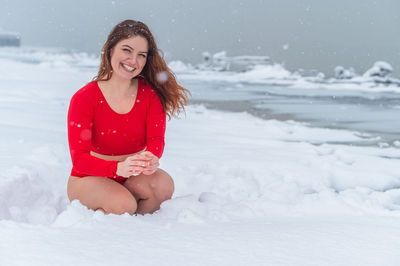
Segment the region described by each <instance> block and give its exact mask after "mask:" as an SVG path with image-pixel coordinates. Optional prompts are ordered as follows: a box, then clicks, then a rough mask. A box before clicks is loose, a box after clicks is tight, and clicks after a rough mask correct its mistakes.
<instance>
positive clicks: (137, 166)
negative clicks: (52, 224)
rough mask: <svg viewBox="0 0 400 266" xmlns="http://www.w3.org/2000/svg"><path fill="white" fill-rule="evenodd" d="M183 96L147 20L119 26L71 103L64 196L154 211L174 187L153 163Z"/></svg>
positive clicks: (107, 207)
mask: <svg viewBox="0 0 400 266" xmlns="http://www.w3.org/2000/svg"><path fill="white" fill-rule="evenodd" d="M187 95H188V91H187V90H186V89H185V88H183V87H181V86H179V85H178V83H177V82H176V79H175V76H174V74H173V73H172V72H171V71H170V70H169V68H168V67H167V65H166V63H165V61H164V60H163V58H162V57H161V56H160V54H159V51H158V48H157V45H156V43H155V41H154V38H153V35H152V34H151V32H150V30H149V28H148V27H147V26H146V25H145V24H144V23H142V22H139V21H133V20H125V21H122V22H121V23H119V24H118V25H116V26H115V27H114V29H113V30H112V31H111V33H110V34H109V36H108V38H107V41H106V42H105V44H104V46H103V50H102V55H101V64H100V67H99V71H98V75H97V77H95V78H94V81H92V82H90V83H89V84H87V85H86V86H84V87H83V88H81V89H80V90H78V91H77V92H76V93H75V94H74V96H73V97H72V99H71V102H70V106H69V111H68V141H69V147H70V152H71V158H72V164H73V168H72V172H71V176H70V178H69V180H68V189H67V191H68V197H69V199H70V200H71V201H72V200H75V199H77V200H79V201H80V202H81V203H82V204H84V205H86V206H87V207H88V208H90V209H93V210H100V211H103V212H104V213H106V214H108V213H114V214H122V213H125V212H127V213H129V214H134V213H140V214H144V213H152V212H154V211H156V210H158V209H159V208H160V204H161V203H162V202H163V201H165V200H167V199H170V198H171V196H172V193H173V192H174V182H173V180H172V178H171V177H170V176H169V174H168V173H166V172H165V171H163V170H161V169H159V168H158V166H159V158H160V157H161V155H162V153H163V149H164V133H165V122H166V116H168V117H171V116H174V115H176V114H177V113H179V111H180V110H182V109H183V107H184V105H185V104H186V103H187Z"/></svg>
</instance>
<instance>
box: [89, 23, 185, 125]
mask: <svg viewBox="0 0 400 266" xmlns="http://www.w3.org/2000/svg"><path fill="white" fill-rule="evenodd" d="M135 36H141V37H143V38H145V39H146V40H147V44H148V48H149V50H148V54H147V61H146V64H145V66H144V67H143V70H142V72H141V73H140V76H143V78H144V80H145V81H146V82H147V83H148V84H149V85H150V86H151V87H152V88H153V89H154V90H155V92H156V93H157V95H158V97H159V98H160V101H161V103H162V106H163V109H164V113H165V114H166V115H167V116H168V117H169V118H171V116H177V115H178V114H179V112H180V111H181V110H183V109H184V106H185V105H186V104H187V103H188V95H189V94H190V92H189V91H188V90H187V89H185V88H183V87H182V86H180V85H179V84H178V82H177V81H176V78H175V74H174V73H173V72H172V71H171V70H170V69H169V68H168V66H167V64H166V62H165V60H164V59H163V58H162V56H161V55H160V52H159V50H158V48H157V44H156V42H155V40H154V37H153V35H152V34H151V32H150V29H149V28H148V27H147V25H146V24H144V23H143V22H140V21H135V20H124V21H122V22H120V23H118V24H117V25H116V26H115V27H114V28H113V29H112V31H111V32H110V34H109V35H108V37H107V40H106V42H105V43H104V45H103V49H102V52H101V63H100V67H99V71H98V73H97V76H96V77H94V79H93V80H94V81H106V80H109V79H110V78H111V76H112V74H113V72H112V67H111V52H112V49H113V48H114V47H115V45H116V44H117V43H118V42H120V41H121V40H124V39H128V38H130V37H135Z"/></svg>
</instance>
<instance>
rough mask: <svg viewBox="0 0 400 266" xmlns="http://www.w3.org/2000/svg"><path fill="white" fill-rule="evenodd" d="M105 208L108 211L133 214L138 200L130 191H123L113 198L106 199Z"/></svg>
mask: <svg viewBox="0 0 400 266" xmlns="http://www.w3.org/2000/svg"><path fill="white" fill-rule="evenodd" d="M103 209H104V210H105V211H106V212H108V213H114V214H123V213H129V214H130V215H133V214H135V212H136V209H137V202H136V199H135V198H134V197H133V196H132V194H131V193H129V191H121V192H120V193H117V194H115V195H113V198H112V199H111V200H106V201H105V203H104V206H103Z"/></svg>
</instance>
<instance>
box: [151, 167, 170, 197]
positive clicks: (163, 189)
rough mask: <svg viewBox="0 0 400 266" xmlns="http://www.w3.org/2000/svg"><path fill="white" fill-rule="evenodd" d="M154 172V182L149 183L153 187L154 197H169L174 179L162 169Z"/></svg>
mask: <svg viewBox="0 0 400 266" xmlns="http://www.w3.org/2000/svg"><path fill="white" fill-rule="evenodd" d="M155 174H156V176H155V178H154V179H155V182H154V183H153V184H150V186H151V187H153V189H154V195H155V197H157V198H158V199H159V200H161V201H165V200H169V199H171V197H172V194H173V193H174V189H175V186H174V180H173V179H172V177H171V176H170V175H169V174H168V173H167V172H165V171H164V170H162V169H159V170H157V172H156V173H155Z"/></svg>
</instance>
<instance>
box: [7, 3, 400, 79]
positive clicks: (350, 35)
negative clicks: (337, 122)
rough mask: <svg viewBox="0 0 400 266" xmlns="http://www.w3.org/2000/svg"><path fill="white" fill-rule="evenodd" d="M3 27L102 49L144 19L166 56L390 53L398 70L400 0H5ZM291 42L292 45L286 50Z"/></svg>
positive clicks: (295, 63) (308, 59)
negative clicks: (120, 29)
mask: <svg viewBox="0 0 400 266" xmlns="http://www.w3.org/2000/svg"><path fill="white" fill-rule="evenodd" d="M0 3H1V8H0V28H1V29H3V30H4V31H15V32H19V33H20V34H21V36H22V38H21V39H22V45H24V46H50V47H65V48H68V49H75V50H80V51H87V52H91V53H96V54H99V52H100V49H101V46H102V44H103V42H104V41H105V38H106V36H107V34H108V32H109V31H110V30H111V28H112V27H113V26H114V25H115V24H116V23H118V22H119V21H121V20H124V19H135V20H141V21H143V22H145V23H146V24H147V25H148V26H149V27H150V29H151V30H152V31H153V33H154V35H155V37H156V40H157V41H158V44H159V47H160V48H161V49H162V50H163V51H164V52H167V54H168V59H180V60H183V61H186V62H192V63H195V62H200V61H201V53H202V52H203V51H209V52H211V53H215V52H218V51H221V50H226V51H227V53H228V55H232V56H233V55H268V56H270V57H271V58H272V60H273V61H275V62H279V63H282V62H283V63H285V65H286V67H287V68H289V69H290V70H295V69H298V68H304V69H313V68H314V69H318V70H321V71H323V72H325V73H326V74H328V75H331V74H332V72H333V68H334V67H335V66H336V65H343V66H344V67H350V66H353V67H355V68H356V70H357V72H359V73H362V72H364V71H365V70H366V69H368V68H369V67H370V66H371V65H372V64H373V63H374V62H375V61H377V60H385V61H388V62H389V63H391V64H392V66H393V67H394V68H395V73H396V76H400V75H399V73H400V1H399V0H376V1H373V0H353V1H351V0H335V1H333V0H297V1H296V0H253V1H251V0H249V1H239V0H232V1H222V0H212V1H206V0H203V1H196V0H177V1H172V0H152V1H143V0H142V1H135V0H129V1H118V0H115V1H109V0H107V1H106V0H88V1H85V0H81V1H78V0H69V1H56V0H35V1H29V0H25V1H23V0H0ZM284 48H287V49H284Z"/></svg>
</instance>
